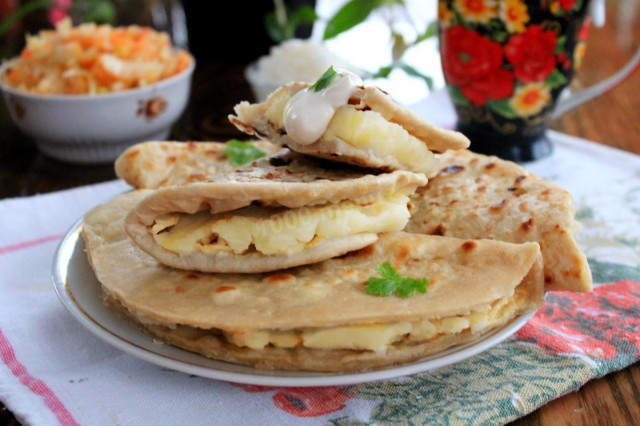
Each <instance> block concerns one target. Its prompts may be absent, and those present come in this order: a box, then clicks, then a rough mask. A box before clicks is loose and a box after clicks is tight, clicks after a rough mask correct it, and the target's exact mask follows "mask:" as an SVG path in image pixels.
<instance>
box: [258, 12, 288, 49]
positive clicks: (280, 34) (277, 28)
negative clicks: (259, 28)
mask: <svg viewBox="0 0 640 426" xmlns="http://www.w3.org/2000/svg"><path fill="white" fill-rule="evenodd" d="M264 27H265V29H266V30H267V34H268V35H269V38H271V40H273V41H275V42H276V43H281V42H283V41H285V40H288V39H290V38H292V37H293V31H292V30H291V28H290V27H289V26H288V25H286V24H285V25H280V23H279V22H278V18H276V13H275V12H274V11H269V12H267V13H266V15H264Z"/></svg>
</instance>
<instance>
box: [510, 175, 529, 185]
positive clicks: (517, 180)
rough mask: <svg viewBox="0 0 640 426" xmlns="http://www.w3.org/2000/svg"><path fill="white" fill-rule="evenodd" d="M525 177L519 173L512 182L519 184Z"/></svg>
mask: <svg viewBox="0 0 640 426" xmlns="http://www.w3.org/2000/svg"><path fill="white" fill-rule="evenodd" d="M526 178H527V177H526V176H525V175H520V176H518V177H517V178H515V179H514V181H513V184H514V185H519V184H520V182H522V181H523V180H525V179H526Z"/></svg>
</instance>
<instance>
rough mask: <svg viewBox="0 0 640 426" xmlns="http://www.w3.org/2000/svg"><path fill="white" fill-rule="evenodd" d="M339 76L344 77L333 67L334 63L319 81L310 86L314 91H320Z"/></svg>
mask: <svg viewBox="0 0 640 426" xmlns="http://www.w3.org/2000/svg"><path fill="white" fill-rule="evenodd" d="M337 76H340V77H342V74H341V73H339V72H338V71H336V70H334V69H333V65H331V66H330V67H329V68H328V69H327V70H326V71H325V72H324V74H322V75H321V76H320V78H319V79H318V81H316V82H315V83H313V84H312V85H311V86H309V89H311V90H313V91H314V92H319V91H321V90H322V89H324V88H325V87H328V86H329V85H330V84H331V81H332V80H333V79H334V78H336V77H337Z"/></svg>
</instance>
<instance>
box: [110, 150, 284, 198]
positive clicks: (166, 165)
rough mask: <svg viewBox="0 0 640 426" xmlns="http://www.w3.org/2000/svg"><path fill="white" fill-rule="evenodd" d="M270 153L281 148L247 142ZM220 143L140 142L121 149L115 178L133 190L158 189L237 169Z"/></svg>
mask: <svg viewBox="0 0 640 426" xmlns="http://www.w3.org/2000/svg"><path fill="white" fill-rule="evenodd" d="M251 144H252V145H253V146H255V147H256V148H258V149H260V150H261V151H263V152H264V153H265V154H271V153H273V152H276V151H278V150H279V149H281V147H279V146H277V145H273V144H270V143H269V142H263V141H255V142H251ZM227 146H228V145H227V144H226V143H223V142H172V141H162V142H160V141H153V142H142V143H139V144H136V145H133V146H131V147H130V148H128V149H127V150H125V151H124V152H123V153H122V154H121V155H120V156H119V157H118V158H117V160H116V162H115V166H114V168H115V172H116V176H118V177H119V178H120V179H123V180H124V181H125V182H127V183H128V184H129V185H131V186H133V187H134V188H158V187H160V186H170V185H178V184H182V183H187V182H200V181H203V180H206V179H207V178H209V177H211V176H213V175H218V174H223V173H227V172H230V171H233V170H235V169H236V168H237V166H234V165H233V164H231V162H230V161H229V159H228V158H227V157H226V156H225V155H224V153H225V150H226V148H227Z"/></svg>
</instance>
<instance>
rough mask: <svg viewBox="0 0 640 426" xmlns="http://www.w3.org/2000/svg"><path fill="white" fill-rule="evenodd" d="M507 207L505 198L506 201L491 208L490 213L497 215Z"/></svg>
mask: <svg viewBox="0 0 640 426" xmlns="http://www.w3.org/2000/svg"><path fill="white" fill-rule="evenodd" d="M506 205H507V199H506V198H505V199H504V200H502V201H500V202H499V203H498V204H494V205H493V206H491V207H489V211H490V212H491V213H497V212H499V211H500V210H502V208H503V207H504V206H506Z"/></svg>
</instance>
